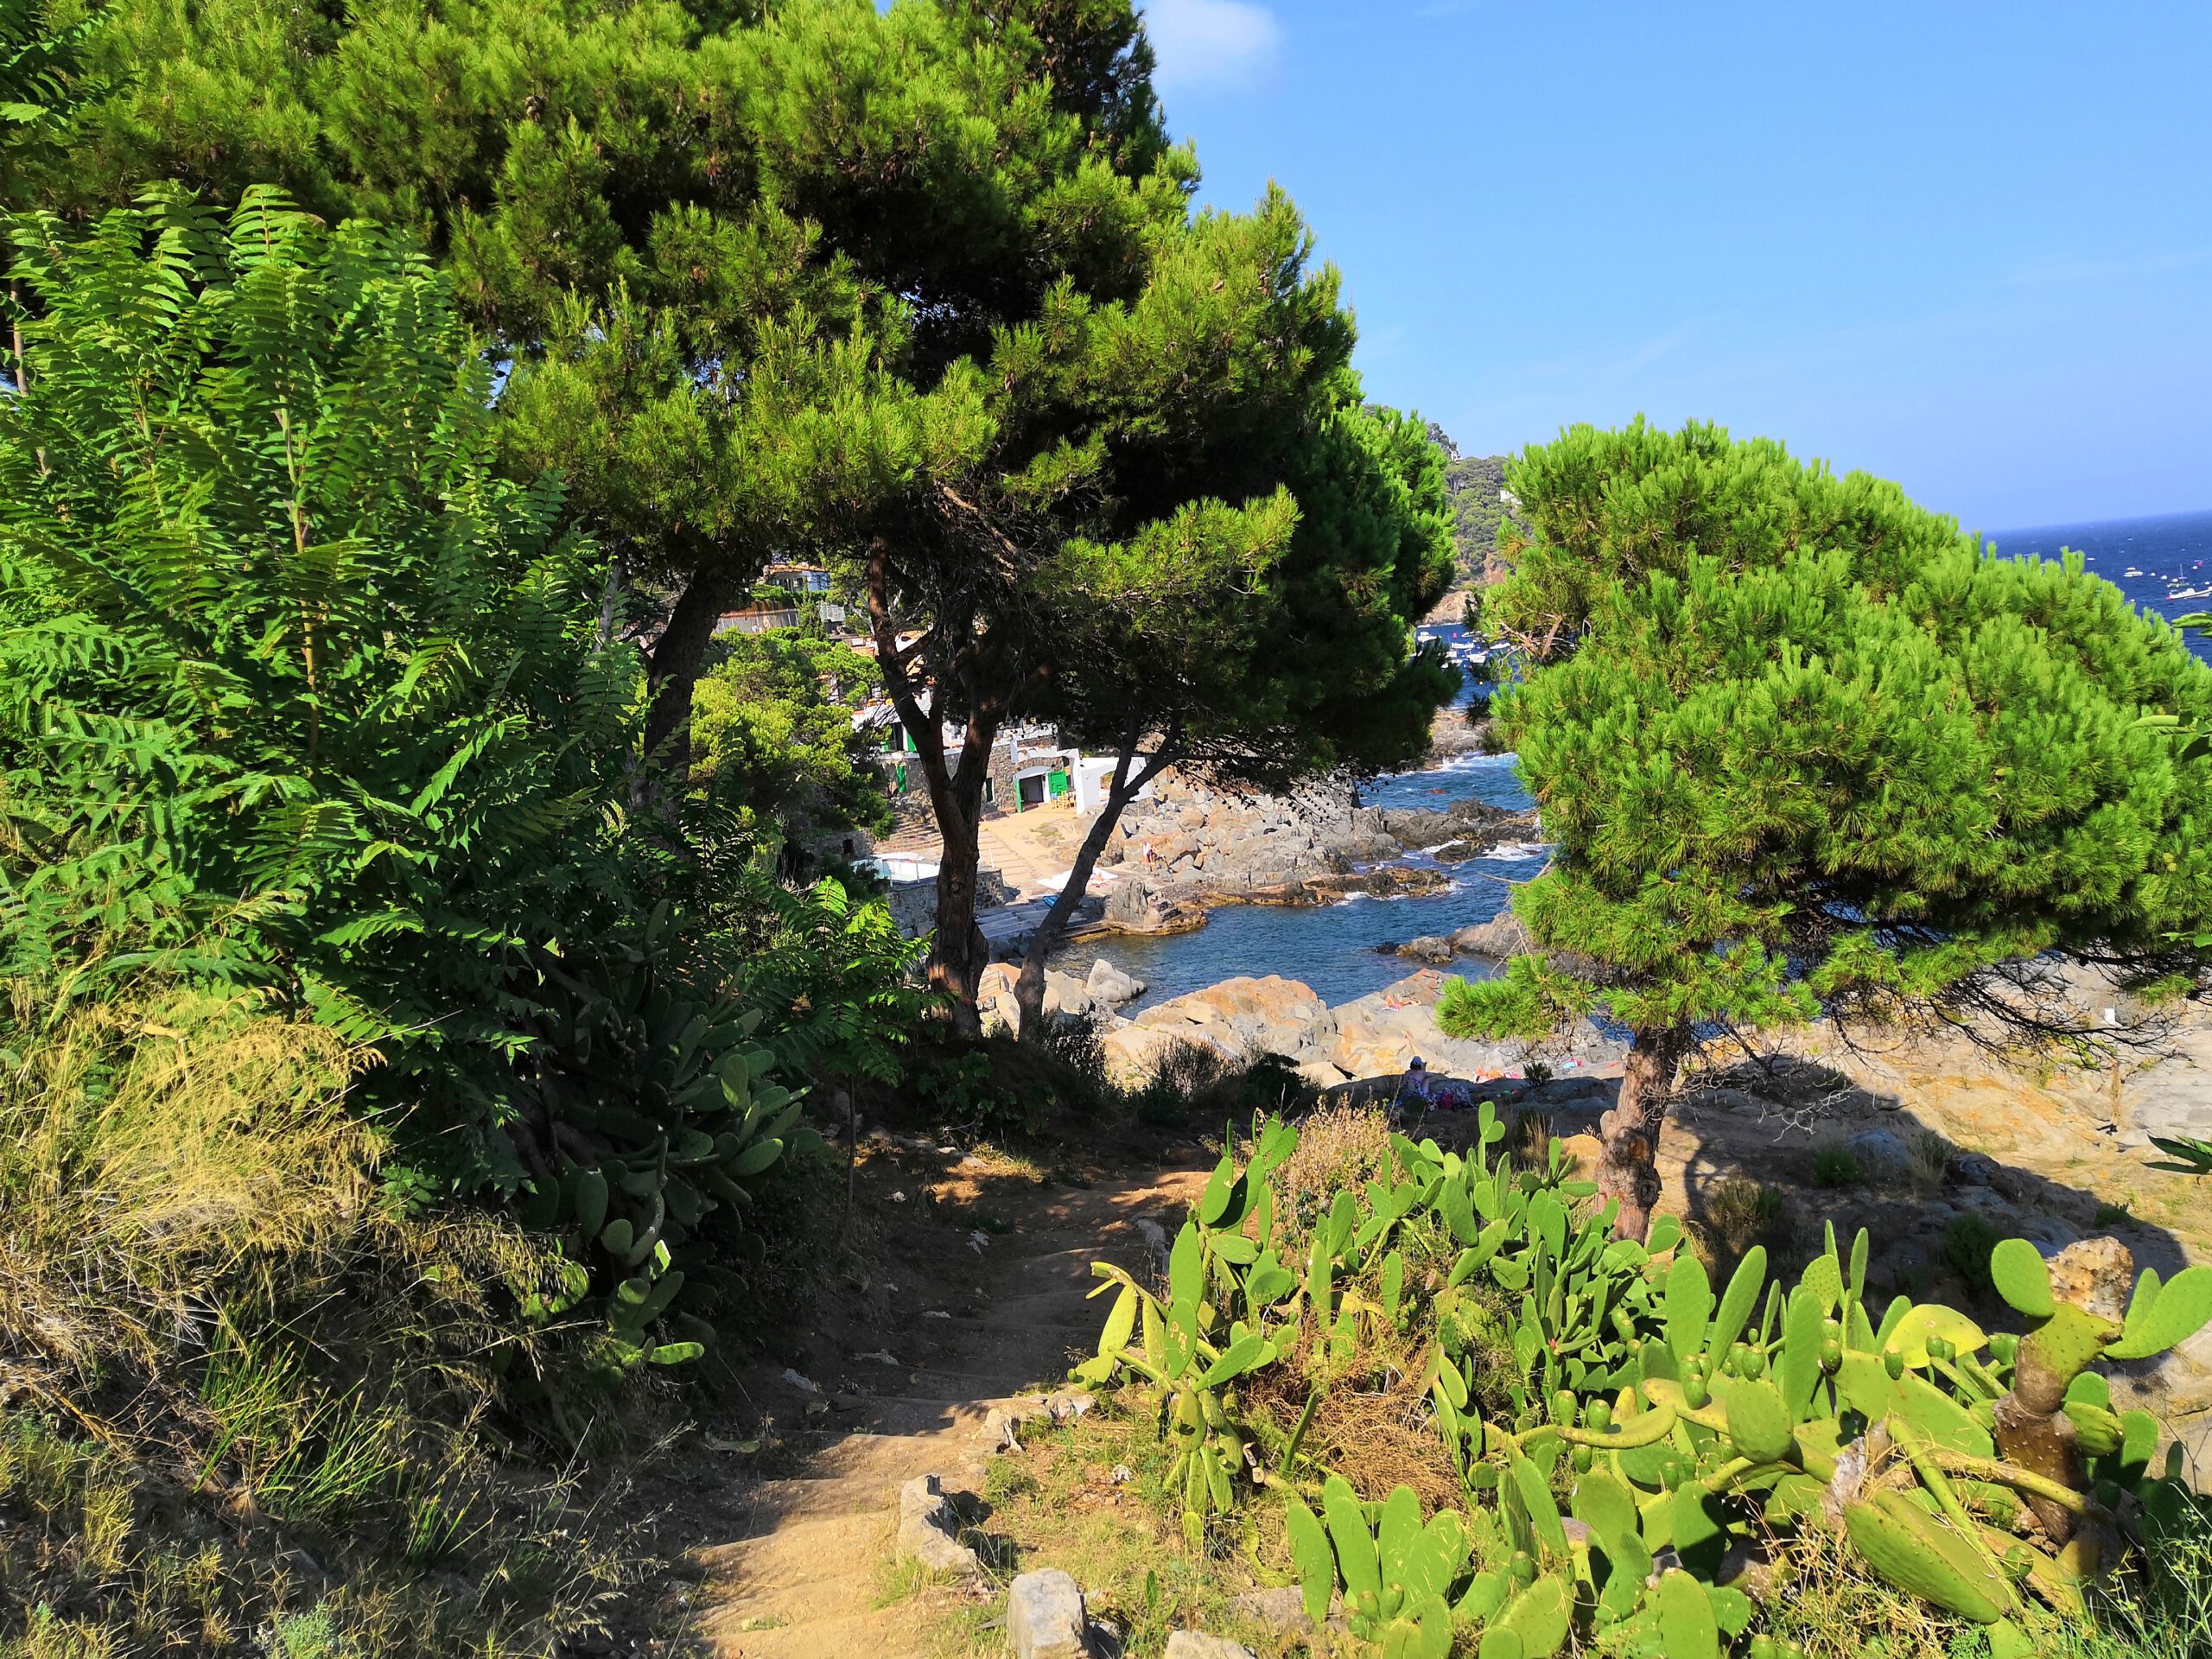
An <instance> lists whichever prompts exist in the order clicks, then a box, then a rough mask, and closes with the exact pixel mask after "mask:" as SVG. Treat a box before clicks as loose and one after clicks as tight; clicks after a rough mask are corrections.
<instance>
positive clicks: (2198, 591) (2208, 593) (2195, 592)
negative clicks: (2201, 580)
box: [2166, 588, 2212, 599]
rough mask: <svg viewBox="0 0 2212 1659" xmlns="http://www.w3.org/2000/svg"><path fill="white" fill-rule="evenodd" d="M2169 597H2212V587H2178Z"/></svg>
mask: <svg viewBox="0 0 2212 1659" xmlns="http://www.w3.org/2000/svg"><path fill="white" fill-rule="evenodd" d="M2166 597H2167V598H2168V599H2212V588H2175V589H2174V590H2173V592H2171V594H2167V595H2166Z"/></svg>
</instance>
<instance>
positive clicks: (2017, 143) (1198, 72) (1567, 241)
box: [1147, 0, 2212, 531]
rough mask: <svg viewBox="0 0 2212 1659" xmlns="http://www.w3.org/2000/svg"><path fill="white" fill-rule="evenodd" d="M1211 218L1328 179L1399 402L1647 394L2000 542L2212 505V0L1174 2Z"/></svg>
mask: <svg viewBox="0 0 2212 1659" xmlns="http://www.w3.org/2000/svg"><path fill="white" fill-rule="evenodd" d="M1147 22H1148V26H1149V28H1150V29H1151V32H1152V35H1153V38H1154V44H1155V47H1156V48H1157V49H1158V51H1159V54H1160V92H1161V96H1162V98H1163V99H1165V100H1166V106H1167V113H1168V118H1169V122H1170V124H1172V125H1173V128H1174V129H1175V130H1176V131H1177V132H1178V133H1179V134H1181V135H1186V136H1188V137H1192V138H1193V139H1195V140H1196V141H1197V143H1198V156H1199V161H1200V163H1201V165H1202V166H1203V167H1204V168H1205V185H1204V188H1203V190H1202V192H1201V194H1202V197H1203V199H1204V200H1207V201H1210V202H1213V203H1216V204H1218V205H1221V206H1224V207H1244V206H1248V205H1249V203H1250V202H1251V201H1252V200H1254V199H1255V197H1256V196H1257V195H1258V194H1259V193H1260V192H1261V191H1262V190H1263V189H1264V188H1266V185H1267V182H1268V180H1269V179H1271V178H1272V179H1274V180H1276V181H1279V182H1281V184H1282V185H1283V186H1284V188H1287V190H1289V192H1290V193H1291V194H1292V195H1293V196H1294V198H1295V199H1296V200H1297V201H1298V203H1299V205H1300V207H1301V208H1303V209H1304V210H1305V213H1306V216H1307V218H1308V219H1309V220H1311V222H1312V223H1313V226H1314V229H1315V232H1316V233H1317V235H1318V236H1319V242H1320V250H1321V252H1322V253H1323V255H1324V256H1325V257H1328V258H1330V259H1332V260H1334V261H1335V262H1336V263H1337V264H1338V265H1339V266H1340V267H1341V268H1342V269H1343V270H1344V276H1345V283H1346V289H1347V292H1348V295H1349V297H1350V299H1351V302H1352V303H1353V305H1354V306H1355V307H1356V308H1357V311H1358V314H1359V321H1360V329H1361V336H1362V339H1361V346H1360V357H1359V361H1360V366H1361V368H1362V370H1363V372H1364V374H1365V376H1366V382H1367V390H1368V394H1369V395H1370V397H1375V398H1377V399H1380V400H1382V401H1384V402H1389V403H1393V404H1399V405H1401V406H1406V407H1414V408H1418V409H1419V410H1421V412H1422V413H1423V414H1425V415H1427V416H1429V417H1430V418H1432V419H1434V420H1437V421H1439V422H1440V423H1442V424H1443V425H1444V426H1445V428H1446V429H1447V430H1448V431H1450V432H1451V433H1452V435H1453V436H1454V437H1456V438H1457V439H1458V440H1459V443H1460V446H1461V448H1464V449H1467V450H1470V451H1474V452H1478V453H1488V452H1492V451H1497V450H1505V449H1512V448H1519V447H1520V446H1521V445H1522V444H1524V443H1528V442H1531V441H1541V440H1542V439H1545V438H1547V437H1549V436H1550V435H1553V434H1554V432H1556V431H1557V430H1558V429H1559V428H1560V426H1561V425H1563V424H1566V423H1571V422H1575V421H1593V422H1598V423H1606V424H1611V423H1618V422H1620V421H1624V420H1626V419H1628V418H1629V417H1630V416H1633V415H1635V414H1637V412H1638V411H1639V410H1640V411H1643V412H1644V413H1646V414H1648V415H1649V416H1651V417H1652V418H1654V419H1655V420H1658V421H1662V422H1666V423H1676V422H1679V421H1681V420H1682V419H1684V418H1686V417H1689V416H1700V417H1704V418H1709V419H1713V420H1717V421H1719V422H1721V423H1724V424H1726V425H1727V426H1728V427H1730V428H1731V429H1733V430H1734V431H1736V432H1737V433H1738V434H1739V435H1749V434H1751V433H1764V434H1768V435H1772V436H1776V437H1779V438H1782V439H1783V440H1784V441H1785V442H1788V443H1789V445H1790V447H1791V448H1792V449H1794V450H1795V451H1796V452H1797V453H1798V454H1806V455H1819V456H1821V457H1824V458H1826V459H1827V460H1828V461H1831V462H1832V463H1833V464H1834V466H1835V467H1837V468H1838V469H1839V470H1845V469H1849V468H1853V467H1864V468H1866V469H1868V470H1870V471H1872V472H1876V473H1879V474H1885V475H1886V476H1889V477H1891V478H1895V479H1897V480H1899V481H1900V482H1901V483H1903V484H1904V486H1906V488H1907V489H1908V490H1910V492H1911V493H1913V494H1914V495H1915V496H1916V498H1918V499H1920V500H1921V501H1923V503H1924V504H1925V505H1929V506H1930V507H1934V508H1936V509H1938V510H1940V511H1942V512H1951V513H1955V514H1956V515H1957V516H1958V517H1959V518H1961V520H1962V521H1963V522H1964V523H1965V524H1967V526H1968V527H1969V528H1974V527H1979V528H1980V529H1984V530H1991V531H1994V530H1999V529H2010V528H2018V527H2024V526H2029V525H2040V524H2065V523H2075V522H2082V521H2087V520H2093V519H2100V518H2127V517H2133V516H2137V515H2141V514H2151V513H2160V512H2180V511H2186V510H2191V509H2198V508H2212V3H2205V0H2192V3H2188V4H2180V3H2171V4H2168V3H2156V4H2128V5H2122V6H2111V7H2104V6H2084V5H2082V4H2080V3H2078V0H2075V3H2074V4H2071V5H2069V6H2065V7H2055V6H2045V5H2040V4H2032V3H2024V4H2012V5H2000V4H1982V3H1959V0H1917V3H1912V4H1897V3H1890V0H1857V3H1853V4H1850V5H1844V4H1840V3H1828V4H1821V5H1808V4H1791V3H1788V0H1767V3H1764V4H1760V5H1724V4H1716V3H1709V0H1674V3H1653V0H1641V3H1614V0H1371V3H1357V0H1355V3H1349V4H1347V3H1344V0H1335V3H1324V0H1148V3H1147Z"/></svg>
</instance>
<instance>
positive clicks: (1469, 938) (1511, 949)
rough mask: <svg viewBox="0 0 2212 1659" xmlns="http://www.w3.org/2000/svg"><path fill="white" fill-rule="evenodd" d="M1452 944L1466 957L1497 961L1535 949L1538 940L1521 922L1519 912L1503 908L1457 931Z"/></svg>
mask: <svg viewBox="0 0 2212 1659" xmlns="http://www.w3.org/2000/svg"><path fill="white" fill-rule="evenodd" d="M1452 949H1453V950H1456V951H1458V952H1459V954H1460V955H1461V956H1464V957H1489V958H1490V959H1491V961H1493V962H1503V961H1504V960H1505V959H1506V958H1507V957H1518V956H1525V955H1526V954H1527V953H1528V952H1529V951H1531V950H1535V940H1534V939H1531V938H1529V930H1528V929H1527V928H1525V927H1523V926H1522V925H1521V918H1519V917H1518V916H1516V915H1515V914H1514V913H1513V912H1511V911H1510V910H1502V911H1500V912H1498V913H1497V915H1495V916H1493V917H1491V918H1490V920H1488V921H1486V922H1477V923H1475V924H1474V925H1471V926H1469V927H1463V928H1460V929H1459V931H1457V932H1455V933H1453V934H1452Z"/></svg>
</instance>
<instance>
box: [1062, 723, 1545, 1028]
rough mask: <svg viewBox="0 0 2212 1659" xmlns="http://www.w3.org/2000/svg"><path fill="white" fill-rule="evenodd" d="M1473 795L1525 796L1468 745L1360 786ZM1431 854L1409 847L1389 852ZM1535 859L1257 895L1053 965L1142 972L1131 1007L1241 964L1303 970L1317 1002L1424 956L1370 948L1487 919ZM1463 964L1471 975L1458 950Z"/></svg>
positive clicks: (1523, 800)
mask: <svg viewBox="0 0 2212 1659" xmlns="http://www.w3.org/2000/svg"><path fill="white" fill-rule="evenodd" d="M1467 796H1473V797H1475V798H1478V799H1480V800H1484V801H1488V802H1490V803H1491V804H1493V805H1497V806H1511V807H1516V808H1518V807H1525V806H1527V805H1529V798H1528V796H1527V795H1526V794H1524V793H1522V789H1521V785H1520V783H1519V781H1518V780H1517V779H1516V778H1515V776H1514V772H1513V758H1512V757H1511V756H1510V755H1471V756H1468V757H1466V758H1465V759H1462V760H1454V761H1452V763H1451V764H1449V765H1447V766H1440V767H1438V768H1436V769H1435V770H1433V771H1427V772H1402V773H1400V774H1399V775H1397V776H1395V777H1392V778H1385V779H1377V780H1376V782H1375V783H1374V784H1372V785H1370V786H1369V787H1367V788H1366V789H1364V790H1363V791H1361V799H1362V800H1363V801H1364V802H1366V803H1367V804H1369V805H1372V806H1393V807H1414V806H1427V807H1442V806H1446V805H1448V804H1450V803H1451V802H1452V801H1454V800H1459V799H1462V798H1465V797H1467ZM1399 862H1402V863H1407V864H1423V863H1428V864H1433V860H1427V859H1424V858H1423V857H1421V855H1418V854H1413V855H1408V856H1407V857H1406V858H1404V859H1402V860H1400V861H1399ZM1543 867H1544V860H1543V855H1542V854H1541V852H1538V851H1536V850H1535V849H1530V850H1529V852H1528V853H1527V854H1525V855H1522V856H1520V857H1512V858H1478V859H1471V860H1469V861H1467V862H1466V863H1465V864H1460V865H1456V866H1452V867H1448V868H1451V870H1452V887H1451V888H1450V890H1449V891H1447V892H1444V893H1432V894H1429V895H1427V896H1425V897H1421V898H1409V899H1370V898H1365V897H1361V898H1354V899H1345V900H1344V901H1343V902H1342V903H1339V904H1334V905H1324V906H1314V907H1313V908H1310V909H1285V908H1281V907H1279V906H1266V905H1228V906H1223V907H1222V908H1221V909H1219V910H1217V911H1215V912H1212V918H1211V920H1210V921H1208V922H1207V924H1206V925H1205V927H1204V928H1202V929H1201V930H1199V931H1198V932H1196V933H1183V934H1178V935H1175V936H1173V937H1172V938H1158V939H1147V938H1109V939H1105V940H1102V941H1099V942H1097V943H1096V944H1091V943H1084V944H1077V945H1075V946H1073V947H1071V949H1069V950H1066V951H1065V952H1063V953H1062V954H1061V956H1060V957H1057V958H1055V960H1054V962H1053V964H1052V965H1053V966H1054V967H1056V968H1060V969H1065V970H1067V971H1069V972H1071V973H1076V974H1082V973H1085V972H1088V971H1089V969H1090V963H1091V962H1092V960H1093V959H1094V958H1095V957H1101V956H1103V957H1107V958H1108V959H1109V961H1111V962H1113V963H1115V964H1116V966H1117V967H1121V968H1123V969H1128V971H1129V972H1130V973H1133V974H1135V976H1137V977H1138V978H1139V979H1141V980H1143V981H1144V982H1145V983H1146V992H1145V995H1144V997H1143V998H1142V1000H1141V1001H1138V1002H1137V1003H1135V1004H1134V1005H1132V1007H1131V1008H1130V1009H1127V1010H1124V1012H1134V1011H1135V1009H1139V1008H1142V1007H1145V1006H1146V1005H1147V1004H1148V1003H1152V1002H1157V1001H1160V1000H1162V999H1163V998H1166V997H1171V996H1180V995H1183V994H1184V993H1185V991H1195V990H1199V989H1202V988H1205V987H1206V986H1208V985H1212V984H1215V983H1217V982H1219V981H1222V980H1224V979H1230V978H1233V977H1235V976H1237V975H1239V974H1253V975H1265V974H1281V975H1282V976H1285V977H1286V978H1289V979H1295V980H1300V981H1303V982H1305V983H1306V984H1307V985H1309V986H1311V987H1312V988H1313V990H1314V991H1315V992H1316V993H1317V994H1318V995H1319V996H1320V998H1321V1000H1322V1001H1324V1002H1328V1003H1332V1004H1333V1003H1338V1002H1348V1001H1351V999H1352V998H1354V997H1357V996H1364V995H1367V993H1368V992H1370V991H1376V990H1380V989H1382V988H1383V987H1384V986H1385V985H1389V984H1392V983H1394V982H1396V981H1398V980H1401V979H1403V978H1404V977H1405V976H1407V975H1408V974H1410V973H1413V972H1414V971H1416V970H1417V969H1419V968H1420V967H1421V963H1414V962H1408V961H1407V960H1405V959H1404V958H1403V957H1386V956H1381V955H1378V954H1377V953H1376V949H1375V947H1376V945H1377V944H1384V943H1389V944H1403V943H1404V942H1405V941H1406V940H1408V939H1412V938H1420V937H1421V935H1423V934H1426V933H1449V932H1450V931H1452V929H1453V928H1456V927H1465V926H1467V925H1470V924H1471V923H1474V922H1486V921H1488V920H1490V919H1491V918H1492V917H1493V916H1495V915H1497V913H1498V912H1500V911H1501V910H1503V909H1504V908H1505V904H1506V897H1507V895H1508V893H1510V891H1511V889H1510V887H1509V885H1508V884H1509V883H1510V882H1512V881H1525V880H1528V879H1529V877H1530V876H1532V875H1535V874H1536V873H1537V872H1538V871H1540V870H1541V869H1542V868H1543ZM1460 970H1461V971H1462V972H1465V973H1468V974H1480V973H1481V972H1482V971H1483V969H1481V967H1480V966H1479V965H1478V963H1474V962H1471V961H1466V960H1464V959H1463V961H1462V962H1461V963H1460Z"/></svg>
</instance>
